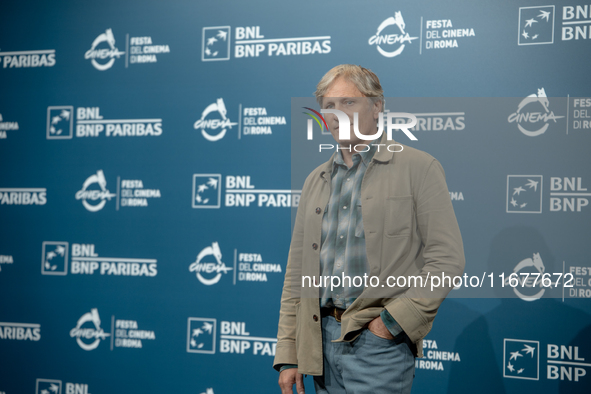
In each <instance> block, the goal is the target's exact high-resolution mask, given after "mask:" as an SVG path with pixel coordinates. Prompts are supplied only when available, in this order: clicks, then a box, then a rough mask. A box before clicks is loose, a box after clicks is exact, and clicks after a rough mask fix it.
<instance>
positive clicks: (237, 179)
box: [191, 174, 302, 209]
mask: <svg viewBox="0 0 591 394" xmlns="http://www.w3.org/2000/svg"><path fill="white" fill-rule="evenodd" d="M225 178H226V182H225V194H224V196H223V198H222V174H193V196H192V205H191V206H192V207H193V208H214V209H219V208H220V207H221V206H222V201H223V204H224V206H225V207H251V206H256V207H262V208H281V207H285V208H296V207H297V206H298V205H299V202H300V197H301V193H302V191H301V190H288V189H259V188H256V187H255V185H254V183H253V181H252V179H251V177H250V175H226V177H225Z"/></svg>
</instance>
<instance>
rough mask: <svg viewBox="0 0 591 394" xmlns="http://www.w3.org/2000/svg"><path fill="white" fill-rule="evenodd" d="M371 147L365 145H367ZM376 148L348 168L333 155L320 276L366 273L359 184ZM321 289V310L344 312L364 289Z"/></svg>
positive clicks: (324, 223) (360, 154)
mask: <svg viewBox="0 0 591 394" xmlns="http://www.w3.org/2000/svg"><path fill="white" fill-rule="evenodd" d="M370 144H371V143H368V145H370ZM376 150H377V148H376V147H375V146H371V145H370V149H369V150H368V151H367V152H360V153H355V154H353V157H352V159H353V165H352V166H351V168H348V167H347V165H346V164H345V162H344V160H343V156H342V153H341V152H338V153H337V154H336V155H335V158H334V160H333V171H332V174H331V177H332V179H331V194H330V198H329V200H328V204H327V206H326V208H325V210H324V216H323V217H322V248H321V249H320V273H321V275H322V276H325V275H327V276H338V277H339V278H341V279H342V274H344V275H345V276H349V277H351V280H353V277H354V276H363V275H364V274H366V273H368V272H369V266H368V263H367V254H366V251H365V233H364V231H363V220H362V219H361V181H362V180H363V176H364V175H365V171H366V170H367V167H368V166H369V163H370V162H371V159H372V158H373V156H374V154H375V152H376ZM346 285H347V286H343V283H341V286H340V287H335V288H334V289H333V290H332V291H331V289H330V286H329V287H324V288H321V289H320V291H321V294H320V298H321V300H320V306H321V307H331V306H336V307H337V308H342V309H346V308H347V307H348V306H349V305H351V304H352V303H353V301H355V299H356V298H357V297H359V295H360V294H361V292H362V291H363V290H364V287H363V286H359V287H356V286H354V285H353V284H352V286H351V287H349V286H348V283H346Z"/></svg>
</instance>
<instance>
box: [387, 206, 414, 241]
mask: <svg viewBox="0 0 591 394" xmlns="http://www.w3.org/2000/svg"><path fill="white" fill-rule="evenodd" d="M385 204H386V207H385V209H384V215H385V216H384V233H385V234H386V237H390V238H393V237H407V236H409V235H410V233H411V228H412V224H413V221H414V220H413V219H414V204H413V198H412V196H395V197H387V198H386V202H385Z"/></svg>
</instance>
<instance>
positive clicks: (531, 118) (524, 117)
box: [507, 88, 564, 137]
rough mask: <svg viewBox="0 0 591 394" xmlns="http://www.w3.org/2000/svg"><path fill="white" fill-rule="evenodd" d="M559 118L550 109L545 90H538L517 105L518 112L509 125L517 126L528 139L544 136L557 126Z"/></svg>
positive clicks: (510, 118) (511, 116) (510, 116)
mask: <svg viewBox="0 0 591 394" xmlns="http://www.w3.org/2000/svg"><path fill="white" fill-rule="evenodd" d="M562 118H564V116H557V115H555V114H554V112H553V111H552V110H551V109H550V100H549V99H548V96H546V91H545V90H544V88H540V89H538V92H537V93H532V94H530V95H529V96H527V97H526V98H524V99H523V100H521V102H520V103H519V104H518V105H517V111H515V112H513V113H512V114H511V115H509V118H508V119H507V120H508V121H509V123H515V124H517V128H518V129H519V131H521V132H522V133H523V134H525V135H527V136H528V137H537V136H539V135H542V134H544V133H545V132H546V131H547V130H548V127H550V125H551V124H552V125H555V124H556V120H557V119H562Z"/></svg>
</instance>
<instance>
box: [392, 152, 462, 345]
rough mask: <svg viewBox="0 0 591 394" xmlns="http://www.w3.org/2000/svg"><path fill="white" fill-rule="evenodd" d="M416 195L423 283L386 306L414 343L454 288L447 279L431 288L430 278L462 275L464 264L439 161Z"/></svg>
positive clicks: (423, 335)
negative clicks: (442, 283) (421, 246)
mask: <svg viewBox="0 0 591 394" xmlns="http://www.w3.org/2000/svg"><path fill="white" fill-rule="evenodd" d="M415 196H416V197H415V203H416V208H415V209H416V220H417V225H418V230H419V233H420V235H421V239H422V243H423V250H422V257H423V261H424V266H423V267H422V269H421V271H420V274H419V276H421V277H422V279H423V286H417V287H411V288H410V289H408V290H407V291H406V292H405V293H404V294H403V295H402V296H401V297H398V298H395V299H393V300H392V301H391V302H390V303H389V304H387V305H386V309H387V311H388V312H389V313H390V314H391V315H392V317H393V318H394V319H395V320H396V321H397V322H398V323H399V324H400V326H401V327H402V329H404V331H405V332H406V334H407V335H408V336H409V338H410V339H411V340H412V341H413V342H417V341H418V340H420V339H422V338H424V337H425V336H426V335H427V333H428V332H429V331H430V330H431V327H432V324H433V319H435V315H436V314H437V310H438V308H439V306H440V305H441V302H442V301H443V300H444V298H445V297H446V296H447V294H448V293H449V292H450V291H451V290H452V288H453V285H450V283H448V281H445V284H444V285H441V284H440V286H439V287H436V288H434V289H433V290H431V281H432V279H431V278H432V277H433V276H439V278H441V275H442V274H445V276H446V277H447V276H449V277H451V278H453V277H454V276H461V275H462V273H463V271H464V265H465V258H464V247H463V244H462V236H461V234H460V229H459V227H458V222H457V220H456V216H455V213H454V210H453V206H452V203H451V199H450V196H449V192H448V189H447V184H446V182H445V173H444V171H443V168H442V167H441V164H439V162H438V161H437V160H435V159H432V161H431V163H430V164H429V165H428V167H427V170H426V171H425V172H424V177H423V181H422V182H421V183H420V187H419V189H418V192H417V194H416V195H415ZM427 279H428V280H427ZM434 284H437V281H436V280H435V281H434Z"/></svg>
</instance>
